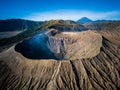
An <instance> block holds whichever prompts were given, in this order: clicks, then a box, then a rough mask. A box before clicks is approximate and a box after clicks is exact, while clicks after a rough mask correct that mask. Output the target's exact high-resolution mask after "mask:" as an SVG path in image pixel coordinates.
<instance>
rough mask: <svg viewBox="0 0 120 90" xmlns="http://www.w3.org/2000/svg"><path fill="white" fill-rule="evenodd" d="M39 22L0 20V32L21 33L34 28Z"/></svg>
mask: <svg viewBox="0 0 120 90" xmlns="http://www.w3.org/2000/svg"><path fill="white" fill-rule="evenodd" d="M40 23H41V22H35V21H29V20H24V19H7V20H0V32H6V31H21V30H22V31H23V30H28V29H30V28H34V27H35V26H37V25H39V24H40Z"/></svg>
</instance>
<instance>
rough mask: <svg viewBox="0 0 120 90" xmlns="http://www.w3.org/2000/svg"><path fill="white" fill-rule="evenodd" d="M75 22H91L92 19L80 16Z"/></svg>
mask: <svg viewBox="0 0 120 90" xmlns="http://www.w3.org/2000/svg"><path fill="white" fill-rule="evenodd" d="M77 22H79V23H86V22H92V20H91V19H89V18H87V17H82V18H81V19H79V20H78V21H77Z"/></svg>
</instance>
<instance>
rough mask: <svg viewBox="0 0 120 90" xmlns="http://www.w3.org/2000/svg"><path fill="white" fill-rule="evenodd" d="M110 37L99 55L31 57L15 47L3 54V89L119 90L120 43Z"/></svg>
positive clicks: (0, 73) (104, 40)
mask: <svg viewBox="0 0 120 90" xmlns="http://www.w3.org/2000/svg"><path fill="white" fill-rule="evenodd" d="M96 33H98V32H96ZM103 33H104V32H102V33H100V34H101V35H103ZM105 33H107V32H105ZM108 34H109V36H110V35H111V37H112V35H113V34H110V32H109V33H108ZM106 37H107V35H106ZM106 37H104V36H103V38H102V47H101V49H100V52H99V53H98V54H97V55H96V56H95V57H92V58H82V59H76V60H59V61H58V60H55V59H28V58H25V57H24V56H23V55H21V54H20V53H18V52H16V51H15V49H14V48H15V46H13V47H11V48H9V49H8V50H6V51H4V52H2V53H0V77H1V78H0V89H1V90H119V89H120V64H119V63H120V44H118V43H117V44H116V43H114V42H113V41H112V40H110V38H109V39H108V38H106ZM113 38H114V37H113ZM117 41H120V39H117ZM93 48H94V47H93ZM81 49H82V48H81Z"/></svg>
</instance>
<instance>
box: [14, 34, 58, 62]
mask: <svg viewBox="0 0 120 90" xmlns="http://www.w3.org/2000/svg"><path fill="white" fill-rule="evenodd" d="M47 39H48V37H47V36H46V35H44V34H38V35H35V36H34V37H32V38H30V39H28V40H24V41H22V42H21V43H18V44H17V45H16V46H15V50H16V51H17V52H20V53H21V54H22V55H23V56H25V57H26V58H29V59H56V60H58V59H57V58H56V57H55V56H54V54H53V53H52V52H51V51H50V50H49V48H48V47H47V45H46V43H47Z"/></svg>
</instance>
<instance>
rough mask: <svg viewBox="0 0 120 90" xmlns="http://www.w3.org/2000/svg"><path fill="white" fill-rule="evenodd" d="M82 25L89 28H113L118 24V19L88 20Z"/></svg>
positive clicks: (119, 22)
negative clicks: (109, 20)
mask: <svg viewBox="0 0 120 90" xmlns="http://www.w3.org/2000/svg"><path fill="white" fill-rule="evenodd" d="M83 26H84V27H86V28H88V29H91V30H114V29H115V28H116V27H118V26H120V21H111V22H90V23H84V24H83Z"/></svg>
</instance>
